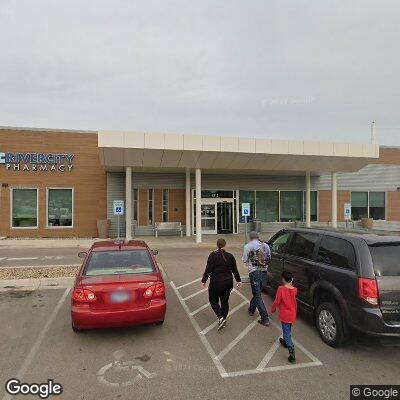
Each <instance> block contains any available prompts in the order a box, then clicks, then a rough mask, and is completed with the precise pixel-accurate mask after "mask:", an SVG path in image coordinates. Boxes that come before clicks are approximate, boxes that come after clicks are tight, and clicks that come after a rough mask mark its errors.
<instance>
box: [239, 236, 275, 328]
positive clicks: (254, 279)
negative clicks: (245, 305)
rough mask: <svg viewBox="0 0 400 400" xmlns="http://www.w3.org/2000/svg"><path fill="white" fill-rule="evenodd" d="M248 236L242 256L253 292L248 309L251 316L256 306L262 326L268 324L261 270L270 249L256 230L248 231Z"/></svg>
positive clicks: (268, 258)
mask: <svg viewBox="0 0 400 400" xmlns="http://www.w3.org/2000/svg"><path fill="white" fill-rule="evenodd" d="M249 237H250V241H249V243H247V244H246V245H245V246H244V252H243V258H242V260H243V262H244V263H245V264H246V265H247V268H248V269H249V277H250V285H251V291H252V294H253V298H252V299H251V302H250V306H249V310H248V311H249V315H250V316H253V315H254V313H255V311H256V308H257V309H258V312H259V313H260V317H261V319H259V320H258V322H259V323H260V324H261V325H263V326H269V324H270V322H269V317H268V312H267V309H266V307H265V304H264V301H263V299H262V297H261V293H262V279H263V273H262V270H263V269H266V268H267V262H268V261H269V260H270V258H271V251H270V249H269V246H268V244H267V243H265V242H262V241H261V240H260V238H259V236H258V233H257V232H250V234H249Z"/></svg>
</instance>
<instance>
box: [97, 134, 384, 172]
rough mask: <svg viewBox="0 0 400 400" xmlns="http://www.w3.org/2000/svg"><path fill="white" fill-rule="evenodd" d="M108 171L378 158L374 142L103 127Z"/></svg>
mask: <svg viewBox="0 0 400 400" xmlns="http://www.w3.org/2000/svg"><path fill="white" fill-rule="evenodd" d="M98 144H99V150H100V159H101V162H102V164H103V165H104V166H105V167H106V169H107V170H118V169H124V168H125V167H132V168H134V169H140V170H147V169H148V170H152V169H154V168H157V169H159V168H162V169H166V170H169V171H174V170H176V171H182V169H185V168H201V169H203V171H205V172H209V173H213V172H224V173H229V172H231V173H234V172H239V171H240V172H241V173H246V172H248V173H249V172H250V173H254V172H256V171H257V172H258V173H260V172H261V173H262V172H270V173H271V172H275V171H276V173H278V172H284V171H287V172H289V173H290V171H292V172H295V171H308V172H319V171H335V172H353V171H358V170H360V169H361V168H362V167H364V166H365V165H367V164H370V163H371V162H373V161H374V160H375V159H377V158H378V157H379V146H378V145H376V144H370V143H334V142H322V141H321V142H319V141H298V140H278V139H266V138H245V137H227V136H201V135H177V134H162V133H136V132H115V131H99V133H98Z"/></svg>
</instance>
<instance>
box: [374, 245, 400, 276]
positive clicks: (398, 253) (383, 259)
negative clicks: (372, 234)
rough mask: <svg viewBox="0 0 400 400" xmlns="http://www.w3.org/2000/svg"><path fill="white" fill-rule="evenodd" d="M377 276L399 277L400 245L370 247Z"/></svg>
mask: <svg viewBox="0 0 400 400" xmlns="http://www.w3.org/2000/svg"><path fill="white" fill-rule="evenodd" d="M370 251H371V255H372V260H373V262H374V271H375V274H376V275H377V276H400V263H399V260H400V243H396V244H393V245H388V244H385V245H379V246H370Z"/></svg>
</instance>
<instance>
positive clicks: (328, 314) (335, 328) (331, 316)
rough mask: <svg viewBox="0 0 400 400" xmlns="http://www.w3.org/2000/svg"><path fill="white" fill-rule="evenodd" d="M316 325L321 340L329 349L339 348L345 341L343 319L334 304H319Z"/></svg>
mask: <svg viewBox="0 0 400 400" xmlns="http://www.w3.org/2000/svg"><path fill="white" fill-rule="evenodd" d="M316 325H317V329H318V332H319V334H320V336H321V339H322V340H323V341H324V342H325V343H326V344H327V345H329V346H331V347H338V346H340V345H341V344H342V343H343V342H344V339H345V335H344V329H343V319H342V315H341V313H340V310H339V308H338V306H337V305H336V304H334V303H321V304H320V305H319V306H318V308H317V313H316Z"/></svg>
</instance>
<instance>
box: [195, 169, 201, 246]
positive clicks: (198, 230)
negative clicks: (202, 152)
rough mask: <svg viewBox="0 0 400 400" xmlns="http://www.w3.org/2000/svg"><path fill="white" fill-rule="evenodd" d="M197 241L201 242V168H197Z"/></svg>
mask: <svg viewBox="0 0 400 400" xmlns="http://www.w3.org/2000/svg"><path fill="white" fill-rule="evenodd" d="M196 243H201V169H200V168H196Z"/></svg>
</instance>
